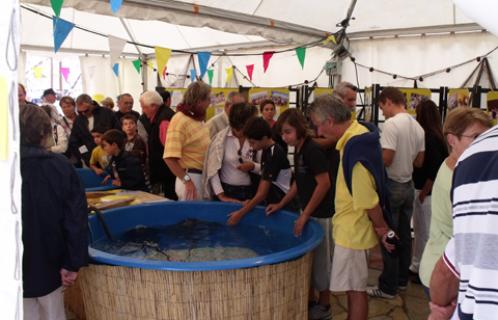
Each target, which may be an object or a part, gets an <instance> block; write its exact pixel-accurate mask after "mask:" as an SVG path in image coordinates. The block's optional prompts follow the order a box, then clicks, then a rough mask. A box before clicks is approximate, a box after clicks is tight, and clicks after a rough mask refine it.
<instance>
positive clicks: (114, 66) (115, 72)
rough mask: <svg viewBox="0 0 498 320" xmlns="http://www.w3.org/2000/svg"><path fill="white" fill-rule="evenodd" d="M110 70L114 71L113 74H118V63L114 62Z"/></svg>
mask: <svg viewBox="0 0 498 320" xmlns="http://www.w3.org/2000/svg"><path fill="white" fill-rule="evenodd" d="M112 71H114V74H115V75H116V77H117V76H119V63H115V64H114V65H113V66H112Z"/></svg>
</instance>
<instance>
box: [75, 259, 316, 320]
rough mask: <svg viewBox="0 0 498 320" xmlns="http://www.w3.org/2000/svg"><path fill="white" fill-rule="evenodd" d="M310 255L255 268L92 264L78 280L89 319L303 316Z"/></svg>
mask: <svg viewBox="0 0 498 320" xmlns="http://www.w3.org/2000/svg"><path fill="white" fill-rule="evenodd" d="M310 268H311V253H308V254H306V255H305V256H302V257H300V258H298V259H296V260H292V261H287V262H283V263H278V264H274V265H265V266H261V267H255V268H246V269H234V270H220V271H194V272H175V271H161V270H147V269H138V268H127V267H115V266H105V265H91V266H89V267H87V268H84V269H83V270H82V272H81V277H80V278H79V284H80V286H81V291H82V294H83V300H84V304H85V312H86V318H87V319H89V320H93V319H96V320H100V319H102V320H111V319H112V320H114V319H116V320H117V319H119V320H132V319H133V320H145V319H147V320H149V319H161V320H245V319H258V320H259V319H261V320H265V319H272V320H277V319H278V320H280V319H282V320H284V319H285V320H291V319H292V320H294V319H295V320H303V319H307V313H308V310H307V308H308V303H307V302H308V288H309V275H310V274H311V270H310Z"/></svg>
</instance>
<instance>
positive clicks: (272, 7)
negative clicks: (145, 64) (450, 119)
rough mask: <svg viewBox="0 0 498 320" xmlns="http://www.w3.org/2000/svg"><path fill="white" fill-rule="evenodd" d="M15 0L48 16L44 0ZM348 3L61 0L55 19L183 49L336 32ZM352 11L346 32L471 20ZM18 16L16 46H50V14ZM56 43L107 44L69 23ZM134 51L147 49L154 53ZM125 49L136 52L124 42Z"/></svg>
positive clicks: (455, 13)
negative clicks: (64, 37) (19, 26)
mask: <svg viewBox="0 0 498 320" xmlns="http://www.w3.org/2000/svg"><path fill="white" fill-rule="evenodd" d="M21 2H22V3H23V4H24V5H28V6H29V7H32V8H34V9H36V10H38V11H42V12H44V13H46V14H48V15H52V9H51V8H50V7H49V6H47V5H48V2H49V1H47V0H21ZM349 5H350V1H349V0H333V1H322V0H307V1H302V0H287V1H285V4H284V5H282V1H281V0H245V1H224V0H195V1H193V0H176V1H171V0H169V1H168V0H127V1H124V2H123V6H122V8H121V9H120V10H119V11H118V12H117V14H113V13H112V11H111V8H110V5H109V2H108V1H103V0H65V1H64V7H63V9H62V12H61V17H62V18H63V19H66V20H69V21H71V22H73V23H75V24H77V25H80V26H83V27H86V28H88V29H90V30H95V31H99V32H102V33H106V34H107V33H108V34H110V35H113V36H116V37H121V38H124V39H127V40H130V37H129V36H128V34H127V32H126V31H125V29H124V27H123V25H122V22H121V21H120V18H124V19H123V20H124V21H125V23H126V24H127V26H128V28H129V29H130V31H131V33H132V34H133V35H134V37H135V39H136V41H137V42H140V43H144V44H148V45H151V46H162V47H168V48H172V49H185V50H189V49H198V48H205V47H212V48H215V47H218V48H223V47H225V46H228V47H234V48H237V46H240V47H248V46H249V47H250V46H253V47H257V46H260V45H261V44H266V45H271V44H273V45H301V44H304V43H309V42H312V41H316V40H318V39H320V38H322V37H325V36H326V34H327V33H333V32H336V31H337V30H338V27H337V26H336V25H337V23H339V22H340V21H341V20H343V19H344V17H345V15H346V12H347V9H348V7H349ZM353 17H354V20H351V22H350V27H349V29H348V32H362V31H375V30H386V29H400V28H420V27H431V26H440V25H455V26H457V25H461V24H466V23H470V22H471V21H470V20H469V19H467V18H466V17H465V16H463V14H461V13H460V12H459V10H458V9H457V8H455V6H454V5H453V2H452V1H451V0H439V1H432V0H418V1H411V0H399V1H390V0H379V1H358V3H357V4H356V7H355V10H354V12H353ZM22 21H23V22H24V23H23V28H22V44H23V45H29V46H40V47H47V48H50V47H51V46H52V24H51V23H52V22H51V21H50V20H49V19H47V18H45V17H42V16H39V15H36V14H34V13H32V12H29V11H27V10H22ZM27 21H29V23H26V22H27ZM34 30H36V32H35V31H34ZM40 30H47V31H46V32H43V31H40ZM63 48H68V49H79V50H88V49H94V50H101V51H106V50H108V42H107V39H106V38H105V37H100V36H97V35H94V34H91V33H88V32H85V31H81V30H76V29H75V30H74V31H73V32H72V33H71V35H70V36H69V38H68V39H67V40H66V41H65V43H64V45H63ZM141 49H143V53H146V54H148V53H152V52H153V49H149V48H141ZM124 52H125V53H134V54H137V53H138V52H137V50H136V48H135V47H134V46H132V45H130V44H128V45H127V46H126V47H125V49H124Z"/></svg>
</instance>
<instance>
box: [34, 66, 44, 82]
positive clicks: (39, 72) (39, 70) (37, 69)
mask: <svg viewBox="0 0 498 320" xmlns="http://www.w3.org/2000/svg"><path fill="white" fill-rule="evenodd" d="M33 74H34V76H35V79H37V80H38V79H41V78H42V77H43V67H39V66H36V67H33Z"/></svg>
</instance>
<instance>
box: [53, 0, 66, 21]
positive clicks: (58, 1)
mask: <svg viewBox="0 0 498 320" xmlns="http://www.w3.org/2000/svg"><path fill="white" fill-rule="evenodd" d="M63 2H64V0H50V4H51V5H52V10H54V13H55V16H56V17H58V16H60V15H61V8H62V3H63Z"/></svg>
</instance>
